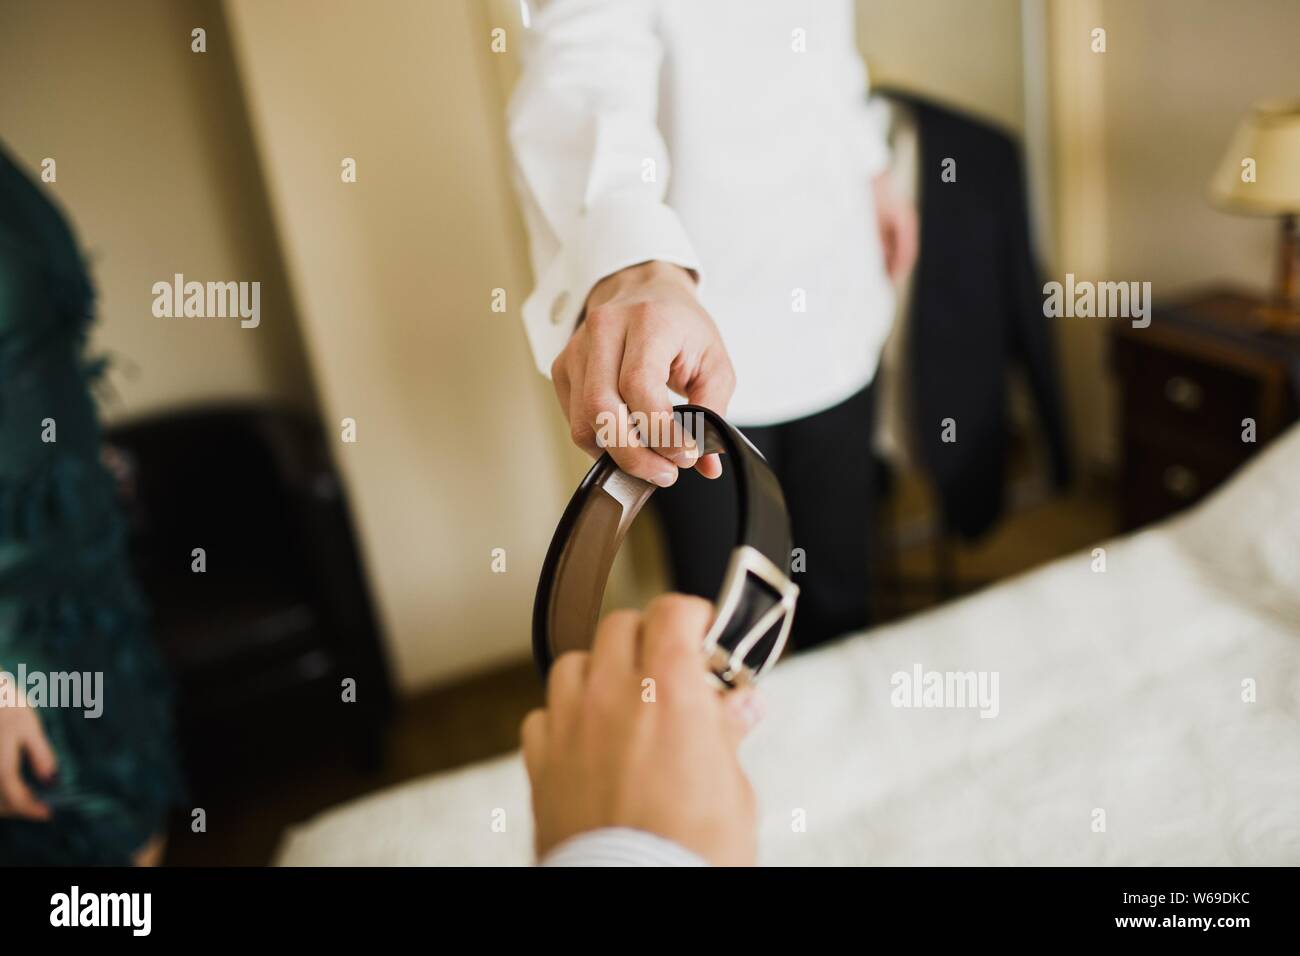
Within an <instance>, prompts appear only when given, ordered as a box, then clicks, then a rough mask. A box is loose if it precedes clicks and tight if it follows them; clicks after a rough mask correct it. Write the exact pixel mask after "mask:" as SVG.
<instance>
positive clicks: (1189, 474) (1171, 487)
mask: <svg viewBox="0 0 1300 956" xmlns="http://www.w3.org/2000/svg"><path fill="white" fill-rule="evenodd" d="M1164 485H1165V491H1167V492H1169V493H1170V494H1171V495H1173V496H1174V497H1175V498H1182V499H1183V500H1184V501H1185V500H1187V499H1188V498H1191V497H1193V496H1194V495H1195V494H1196V490H1197V489H1198V488H1200V486H1201V482H1200V479H1198V478H1197V477H1196V472H1194V471H1192V469H1190V468H1188V467H1186V466H1184V465H1170V466H1169V467H1168V468H1166V469H1165V474H1164Z"/></svg>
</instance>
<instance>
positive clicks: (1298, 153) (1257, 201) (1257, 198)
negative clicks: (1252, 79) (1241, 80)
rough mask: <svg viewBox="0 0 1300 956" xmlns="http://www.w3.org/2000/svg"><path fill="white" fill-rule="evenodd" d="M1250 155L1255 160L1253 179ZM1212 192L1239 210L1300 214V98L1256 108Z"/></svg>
mask: <svg viewBox="0 0 1300 956" xmlns="http://www.w3.org/2000/svg"><path fill="white" fill-rule="evenodd" d="M1247 159H1253V160H1254V161H1255V162H1254V170H1253V172H1254V181H1253V182H1252V181H1250V177H1249V176H1247V175H1246V174H1247V168H1246V166H1245V165H1244V161H1245V160H1247ZM1243 177H1246V178H1243ZM1210 196H1211V198H1212V199H1213V200H1214V201H1215V202H1216V203H1219V204H1220V205H1222V206H1225V207H1227V208H1229V209H1232V210H1235V211H1237V212H1246V213H1257V214H1260V215H1280V214H1284V213H1300V100H1291V101H1281V100H1271V101H1266V102H1263V103H1257V104H1256V105H1255V106H1254V107H1252V108H1251V111H1250V112H1249V113H1247V114H1246V116H1245V118H1244V119H1243V120H1242V121H1241V125H1239V126H1238V127H1237V132H1236V133H1235V134H1234V135H1233V137H1232V142H1231V143H1229V145H1228V151H1227V153H1225V154H1224V157H1223V161H1222V163H1220V164H1219V169H1218V171H1217V172H1216V173H1215V174H1214V178H1213V179H1212V180H1211V181H1210Z"/></svg>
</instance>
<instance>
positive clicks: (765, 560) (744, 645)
mask: <svg viewBox="0 0 1300 956" xmlns="http://www.w3.org/2000/svg"><path fill="white" fill-rule="evenodd" d="M673 415H674V417H675V418H676V419H677V423H678V425H679V426H681V427H682V428H684V429H685V430H686V431H687V432H688V433H690V434H692V435H694V436H696V440H697V443H698V444H699V445H700V447H701V449H702V452H701V454H713V453H715V452H719V453H721V454H724V455H726V456H727V457H726V461H727V468H728V470H729V471H730V473H731V476H732V477H731V480H732V481H735V482H736V490H737V499H738V500H739V502H740V516H739V517H740V521H739V527H740V535H739V541H737V543H736V547H735V548H734V549H733V550H732V552H731V560H730V562H729V564H728V566H727V574H726V578H725V579H724V580H723V583H722V592H721V593H720V594H719V595H718V599H717V602H716V605H715V606H716V614H715V616H714V620H713V624H712V626H711V627H710V628H709V632H708V634H706V635H705V638H704V651H705V654H706V658H707V661H708V666H709V669H710V670H711V671H712V672H713V673H714V675H715V676H717V678H718V679H719V680H720V681H722V683H723V684H725V685H726V686H728V687H740V686H743V685H745V684H747V683H749V682H751V681H753V680H755V679H756V678H758V677H759V676H760V675H761V674H762V673H763V672H764V671H766V670H767V669H768V668H769V667H771V666H772V665H773V664H774V663H775V662H776V659H777V658H778V657H780V656H781V651H782V649H783V648H784V647H785V642H786V638H787V637H788V636H789V633H790V623H791V621H792V620H793V619H794V605H795V599H796V597H797V596H798V594H799V588H798V586H796V585H795V584H794V583H793V582H791V581H790V579H789V578H788V577H787V576H786V571H785V569H786V568H787V567H789V562H790V519H789V517H788V515H787V514H786V510H785V497H784V496H783V495H782V494H781V486H780V484H779V483H778V482H777V480H776V476H775V475H774V474H772V469H770V468H769V467H768V466H767V461H766V460H765V459H764V458H763V456H762V455H761V454H760V453H759V451H758V449H757V448H755V447H754V446H753V445H751V444H750V443H749V440H748V439H746V438H745V436H744V435H742V434H741V433H740V432H739V431H737V430H736V429H735V428H733V427H732V426H731V425H729V424H728V423H727V422H726V420H725V419H723V418H722V417H721V416H720V415H717V414H716V413H714V412H711V411H709V410H708V409H707V408H702V407H700V406H698V405H678V406H677V407H676V408H674V409H673ZM721 480H727V479H726V478H725V477H724V478H723V479H721ZM654 490H655V486H654V485H653V484H651V483H650V482H648V481H643V480H641V479H640V478H634V477H632V476H631V475H629V474H627V473H626V472H624V471H622V470H621V469H620V468H619V467H618V466H617V465H616V464H614V459H612V458H611V457H610V456H609V453H608V452H607V453H605V454H603V455H601V456H600V458H599V460H597V462H596V464H595V465H593V466H592V468H591V471H589V472H587V477H585V478H584V479H583V480H582V484H580V485H579V486H578V490H577V491H576V492H575V493H574V495H573V498H572V499H571V500H570V501H569V505H568V507H567V508H565V509H564V515H563V516H562V517H561V518H560V524H559V527H557V528H556V529H555V537H553V538H552V539H551V546H550V548H549V549H548V550H547V552H546V560H545V562H544V563H543V564H542V576H541V580H540V581H539V582H538V584H537V598H536V601H535V602H534V604H533V657H534V658H535V659H536V661H537V667H538V669H539V670H540V671H541V672H542V676H543V677H545V676H546V674H547V672H548V671H549V670H550V667H551V663H552V662H553V661H554V660H555V658H557V657H558V656H559V655H561V654H563V653H564V652H565V651H571V650H588V649H589V648H590V647H591V643H592V640H593V639H594V638H595V635H596V624H597V621H598V619H599V617H600V604H601V599H602V598H603V597H604V594H605V582H606V581H607V580H608V578H609V569H610V567H611V565H613V563H614V556H615V555H616V554H617V553H618V549H619V547H620V546H621V545H622V543H623V538H624V537H625V536H626V535H627V529H628V528H629V527H630V526H631V524H632V520H633V519H634V518H635V517H636V516H637V513H638V512H639V511H640V510H641V508H642V507H643V506H644V505H645V503H646V501H648V500H649V498H650V495H651V494H653V493H654Z"/></svg>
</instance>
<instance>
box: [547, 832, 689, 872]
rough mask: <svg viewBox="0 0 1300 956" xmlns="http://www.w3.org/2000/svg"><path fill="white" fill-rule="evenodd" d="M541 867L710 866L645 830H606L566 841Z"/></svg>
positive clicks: (679, 847)
mask: <svg viewBox="0 0 1300 956" xmlns="http://www.w3.org/2000/svg"><path fill="white" fill-rule="evenodd" d="M541 865H542V866H708V865H709V864H708V862H707V861H706V860H705V859H704V858H703V857H701V856H697V855H696V854H694V853H692V852H691V851H690V850H687V849H685V848H684V847H682V846H680V845H678V844H676V843H674V842H673V841H672V840H665V839H664V838H663V837H661V836H658V835H657V834H654V833H650V832H648V831H646V830H633V829H630V828H628V827H606V828H605V829H602V830H589V831H587V832H586V833H579V834H578V835H577V836H575V837H570V838H569V839H567V840H565V841H564V842H563V843H561V844H560V845H559V846H557V847H556V848H555V849H553V850H551V852H550V853H548V854H547V855H546V858H545V859H544V860H542V861H541Z"/></svg>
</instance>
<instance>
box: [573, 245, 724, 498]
mask: <svg viewBox="0 0 1300 956" xmlns="http://www.w3.org/2000/svg"><path fill="white" fill-rule="evenodd" d="M551 379H552V381H553V382H554V383H555V393H556V396H557V397H558V398H559V401H560V407H561V409H562V410H563V412H564V414H565V416H566V417H567V418H568V420H569V433H570V435H571V436H572V438H573V442H574V444H576V445H577V446H578V447H579V448H582V449H583V450H584V451H586V452H587V453H588V454H590V455H592V456H593V457H596V456H598V455H600V453H601V452H602V451H608V452H609V453H610V455H611V456H612V457H613V459H614V461H615V462H616V463H617V464H618V466H619V467H620V468H621V469H623V471H625V472H627V473H628V474H630V475H635V476H636V477H638V478H643V479H645V480H646V481H650V482H653V483H654V484H656V485H659V486H660V487H665V488H666V487H667V486H669V485H671V484H672V483H673V482H674V481H676V480H677V469H678V468H679V467H681V468H690V467H692V466H695V467H696V468H697V470H698V471H699V472H700V474H702V475H705V476H706V477H709V478H716V477H718V475H720V474H722V464H721V462H720V461H719V460H718V456H717V455H706V456H704V457H703V458H700V457H699V455H698V450H697V449H696V448H695V447H694V443H693V441H692V440H691V439H690V437H689V436H687V437H686V439H685V440H684V441H682V442H680V443H677V442H674V441H673V439H674V438H675V437H677V436H674V435H672V434H671V430H670V429H660V430H659V434H657V435H656V434H653V433H652V434H650V435H648V436H637V435H632V436H630V438H629V440H626V441H614V442H610V443H609V447H607V448H602V446H601V444H600V441H599V440H598V436H599V435H601V434H602V423H608V422H610V421H616V420H618V416H619V406H620V404H622V405H626V406H627V411H628V412H629V413H638V412H640V413H643V414H644V415H645V416H646V417H647V420H655V416H659V418H658V420H659V421H660V422H665V421H668V420H669V419H666V418H664V417H663V416H671V414H672V405H673V399H672V392H676V393H678V394H679V395H684V396H686V399H687V401H689V402H690V403H692V404H695V405H702V406H704V407H706V408H708V409H710V410H712V411H714V412H717V413H718V414H719V415H725V414H726V411H727V404H728V403H729V402H730V401H731V395H732V393H733V392H734V391H735V388H736V375H735V372H734V371H733V370H732V367H731V359H730V357H728V355H727V349H726V347H725V346H724V345H723V343H722V337H721V336H720V335H719V334H718V329H717V326H715V325H714V324H713V320H712V319H711V318H710V317H709V314H708V313H707V312H705V311H704V309H703V308H702V307H701V306H700V304H699V301H698V300H697V299H696V295H695V280H694V279H693V277H692V276H691V273H690V272H688V271H687V270H685V269H683V268H681V267H680V266H675V265H670V264H668V263H664V262H645V263H641V264H640V265H635V266H631V267H629V268H627V269H623V270H621V271H619V272H616V273H614V274H613V275H610V276H606V277H605V278H604V279H602V280H601V281H600V282H598V283H597V284H596V286H595V287H594V288H593V289H592V290H591V293H590V294H589V295H588V296H587V303H586V314H585V318H584V319H583V321H582V322H581V323H580V324H579V325H578V328H577V329H576V330H575V332H574V334H573V337H572V338H571V339H570V340H569V343H568V345H567V346H565V349H564V351H563V352H561V353H560V355H559V356H558V357H557V358H556V360H555V362H554V364H553V365H552V366H551ZM606 431H607V430H606Z"/></svg>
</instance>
